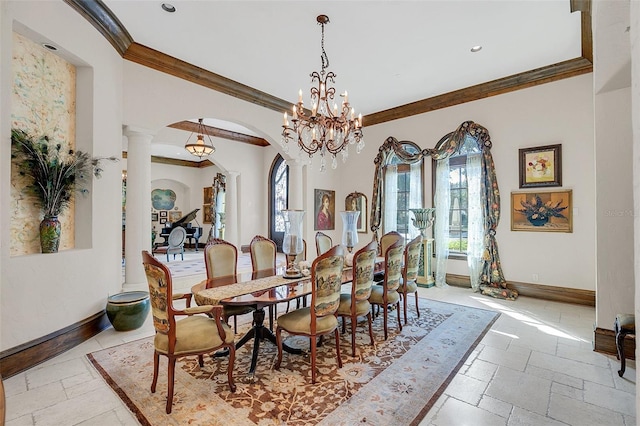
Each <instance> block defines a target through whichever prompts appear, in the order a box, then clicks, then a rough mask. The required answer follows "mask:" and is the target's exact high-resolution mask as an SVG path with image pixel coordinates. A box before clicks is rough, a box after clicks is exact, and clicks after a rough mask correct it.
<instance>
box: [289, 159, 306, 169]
mask: <svg viewBox="0 0 640 426" xmlns="http://www.w3.org/2000/svg"><path fill="white" fill-rule="evenodd" d="M284 164H286V165H287V166H289V167H300V168H302V167H304V166H305V165H306V163H305V162H303V161H302V160H300V159H299V158H290V159H288V160H284Z"/></svg>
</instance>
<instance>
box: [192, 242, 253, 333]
mask: <svg viewBox="0 0 640 426" xmlns="http://www.w3.org/2000/svg"><path fill="white" fill-rule="evenodd" d="M204 264H205V267H206V270H207V278H208V279H209V280H212V281H215V282H216V285H227V284H235V283H237V282H238V275H237V272H236V269H237V265H238V249H237V248H236V246H234V245H233V244H231V243H230V242H228V241H225V240H223V239H220V238H211V239H209V241H208V242H207V245H206V246H205V247H204ZM253 311H254V308H253V307H252V306H224V309H223V312H222V314H223V317H224V320H225V322H227V321H229V318H231V317H233V330H234V331H235V332H236V333H237V332H238V318H237V317H238V315H244V314H249V313H252V312H253Z"/></svg>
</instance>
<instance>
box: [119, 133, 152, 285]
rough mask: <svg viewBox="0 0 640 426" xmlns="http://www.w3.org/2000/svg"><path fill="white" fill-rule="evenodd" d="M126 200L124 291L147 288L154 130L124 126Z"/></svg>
mask: <svg viewBox="0 0 640 426" xmlns="http://www.w3.org/2000/svg"><path fill="white" fill-rule="evenodd" d="M124 135H125V136H126V137H127V139H128V141H129V144H128V148H127V201H126V216H125V269H124V271H125V272H124V275H125V282H124V284H123V285H122V290H123V291H132V290H146V289H147V288H148V287H147V278H146V276H145V273H144V269H143V268H142V250H149V251H150V250H151V139H153V136H154V134H153V132H151V131H149V130H147V129H142V128H139V127H133V126H125V128H124Z"/></svg>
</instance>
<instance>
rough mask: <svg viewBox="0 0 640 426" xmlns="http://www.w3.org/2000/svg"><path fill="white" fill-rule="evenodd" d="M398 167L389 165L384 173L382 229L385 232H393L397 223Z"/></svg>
mask: <svg viewBox="0 0 640 426" xmlns="http://www.w3.org/2000/svg"><path fill="white" fill-rule="evenodd" d="M397 180H398V166H397V165H396V164H389V165H388V166H387V169H386V170H385V173H384V190H385V203H386V204H387V208H386V211H385V213H384V227H383V229H386V230H387V231H390V230H395V229H396V224H397V222H398V182H397Z"/></svg>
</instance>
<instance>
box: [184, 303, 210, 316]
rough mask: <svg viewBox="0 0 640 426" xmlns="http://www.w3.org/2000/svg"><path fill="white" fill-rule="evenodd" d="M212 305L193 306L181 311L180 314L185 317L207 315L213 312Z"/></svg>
mask: <svg viewBox="0 0 640 426" xmlns="http://www.w3.org/2000/svg"><path fill="white" fill-rule="evenodd" d="M213 310H214V309H213V305H201V306H194V307H192V308H187V309H185V310H183V311H181V313H184V314H185V315H195V314H209V313H212V312H213Z"/></svg>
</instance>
